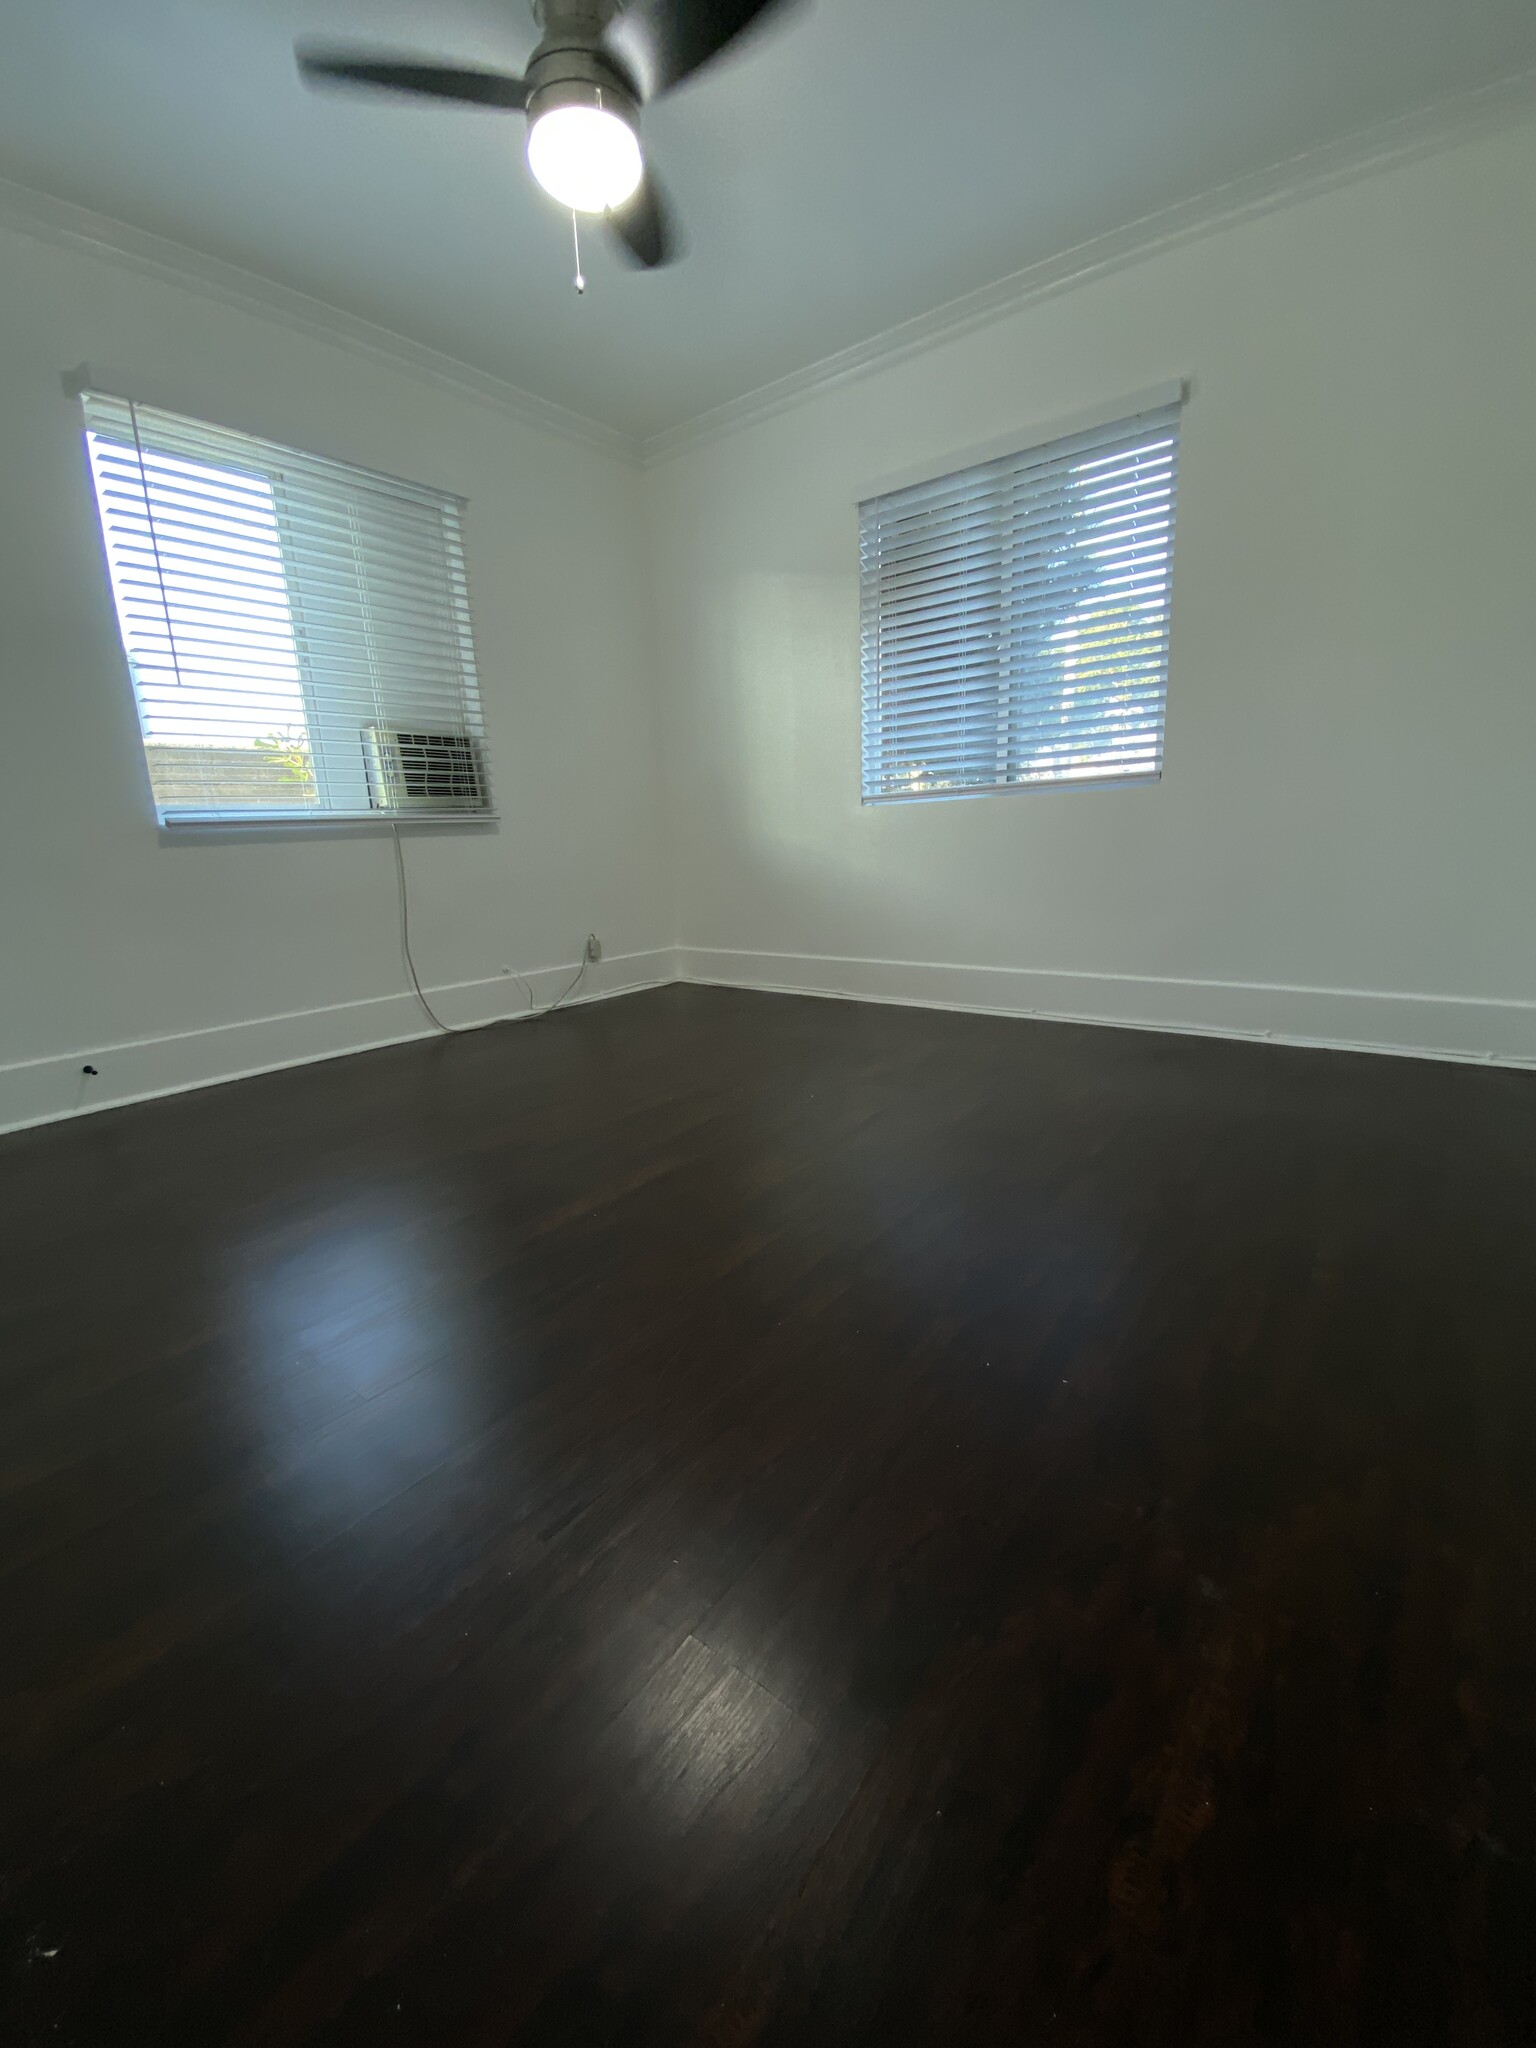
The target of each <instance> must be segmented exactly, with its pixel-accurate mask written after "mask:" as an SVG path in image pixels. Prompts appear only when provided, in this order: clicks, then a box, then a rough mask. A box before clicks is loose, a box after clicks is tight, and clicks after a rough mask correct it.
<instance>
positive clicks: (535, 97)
mask: <svg viewBox="0 0 1536 2048" xmlns="http://www.w3.org/2000/svg"><path fill="white" fill-rule="evenodd" d="M618 11H619V10H618V8H617V7H616V6H615V5H614V4H613V0H536V5H535V8H534V12H535V15H536V17H537V19H538V22H539V25H540V27H541V28H542V29H543V30H544V40H543V41H542V42H541V43H540V44H539V47H538V48H537V49H536V50H535V51H534V53H533V55H532V56H531V57H530V58H529V60H528V66H527V70H526V71H525V73H524V82H525V84H526V85H527V88H528V99H527V109H528V120H529V123H530V125H531V124H532V123H533V122H535V121H537V120H538V118H539V116H540V114H547V113H549V112H550V111H551V109H552V108H555V107H601V108H603V109H604V110H605V112H607V113H610V114H617V115H618V116H619V118H620V120H622V121H624V122H626V123H627V124H628V125H629V127H631V128H632V129H634V130H635V131H636V133H638V132H639V126H640V105H639V100H638V98H637V96H636V93H635V89H634V86H633V85H632V84H631V82H630V80H629V79H628V78H626V77H625V75H624V73H623V72H622V71H621V70H620V68H619V66H618V64H617V63H616V62H615V61H614V59H613V57H612V56H610V54H609V53H608V51H607V50H606V49H605V48H604V47H603V43H602V40H601V38H602V33H603V30H604V28H605V27H606V26H607V24H608V23H609V21H611V20H612V18H613V16H614V15H615V14H616V13H617V12H618Z"/></svg>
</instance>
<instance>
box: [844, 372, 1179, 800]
mask: <svg viewBox="0 0 1536 2048" xmlns="http://www.w3.org/2000/svg"><path fill="white" fill-rule="evenodd" d="M1179 416H1180V407H1179V405H1178V403H1177V402H1175V403H1172V404H1168V405H1162V406H1159V407H1157V408H1156V409H1155V410H1152V411H1147V412H1143V413H1139V414H1137V415H1136V416H1135V417H1134V418H1132V419H1126V420H1120V421H1118V422H1116V423H1115V424H1113V425H1110V426H1105V427H1099V428H1095V429H1093V430H1092V431H1089V432H1086V433H1078V434H1073V435H1071V436H1069V437H1068V438H1067V439H1065V440H1060V441H1055V442H1052V443H1051V444H1049V445H1048V446H1045V447H1041V448H1030V449H1026V450H1024V451H1023V452H1022V453H1020V454H1016V455H1006V456H1003V457H1001V458H999V459H998V460H996V461H989V462H984V463H981V464H979V465H977V466H976V467H975V468H971V469H965V470H961V471H959V472H957V473H956V474H954V475H951V476H944V477H939V478H937V479H935V480H934V481H932V482H930V483H921V484H916V485H913V486H912V487H911V488H909V489H904V490H898V491H893V492H890V493H888V494H887V495H885V496H882V497H876V498H872V499H870V500H868V501H867V502H866V503H865V504H863V505H861V506H860V507H859V527H860V549H859V560H860V593H861V657H862V671H863V679H862V700H863V701H862V710H863V763H864V788H863V793H864V801H865V802H866V803H889V802H893V801H898V800H900V799H903V798H912V797H943V796H968V795H974V794H976V793H977V792H980V791H986V790H1003V789H1025V788H1032V787H1037V786H1039V785H1041V784H1051V783H1071V782H1108V781H1115V782H1130V781H1147V780H1153V779H1155V778H1156V777H1157V776H1158V775H1159V774H1160V772H1161V769H1162V760H1163V709H1164V701H1165V698H1166V695H1167V687H1168V613H1169V597H1170V591H1171V578H1172V568H1173V526H1174V490H1175V482H1176V478H1177V471H1178V453H1179Z"/></svg>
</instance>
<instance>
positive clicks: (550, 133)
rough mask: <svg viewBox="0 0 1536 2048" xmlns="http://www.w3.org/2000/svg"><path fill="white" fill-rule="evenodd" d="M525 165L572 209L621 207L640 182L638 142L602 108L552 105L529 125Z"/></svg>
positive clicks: (597, 210)
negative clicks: (526, 163)
mask: <svg viewBox="0 0 1536 2048" xmlns="http://www.w3.org/2000/svg"><path fill="white" fill-rule="evenodd" d="M528 167H529V169H530V170H531V171H532V172H533V175H534V176H535V177H536V178H537V179H538V181H539V183H540V184H541V185H542V186H543V187H544V190H545V191H546V192H547V193H548V194H549V196H550V197H551V199H558V200H559V202H560V204H561V205H562V206H568V207H570V209H571V211H572V212H573V213H606V212H607V211H608V209H609V208H610V207H614V206H622V205H623V204H624V202H625V200H626V199H628V198H629V196H630V195H631V193H632V192H633V191H634V189H635V187H636V186H637V185H638V184H639V183H640V175H641V172H642V170H643V169H644V166H643V164H642V162H641V159H640V142H639V138H638V137H637V136H636V134H635V131H634V129H633V128H631V127H630V125H629V123H628V122H627V121H625V120H623V119H621V118H620V116H619V115H617V114H615V113H611V112H610V111H609V109H608V108H607V107H583V106H574V107H570V106H567V107H551V108H550V110H549V112H548V113H546V114H540V115H539V117H538V118H537V120H536V121H535V122H534V123H533V125H532V127H531V128H530V129H529V130H528Z"/></svg>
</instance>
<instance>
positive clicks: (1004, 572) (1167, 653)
mask: <svg viewBox="0 0 1536 2048" xmlns="http://www.w3.org/2000/svg"><path fill="white" fill-rule="evenodd" d="M1189 390H1190V386H1189V382H1188V380H1187V379H1184V378H1178V379H1173V380H1170V381H1168V382H1165V383H1162V384H1158V385H1154V386H1152V387H1150V388H1149V389H1147V390H1144V391H1140V392H1137V393H1135V394H1132V395H1130V396H1127V397H1124V398H1121V399H1119V400H1117V401H1115V402H1114V403H1112V404H1105V405H1100V406H1095V407H1093V408H1091V409H1088V410H1085V411H1082V412H1078V413H1074V414H1069V415H1066V416H1064V417H1059V418H1056V419H1054V420H1051V421H1049V422H1045V423H1042V424H1038V425H1035V426H1032V427H1029V428H1027V429H1024V430H1021V431H1019V432H1015V433H1012V434H1007V435H1000V436H994V437H993V438H991V439H989V440H987V441H985V442H981V443H977V444H972V445H971V446H968V447H966V448H963V449H959V450H955V451H953V452H951V453H950V454H948V455H946V456H945V457H943V458H940V459H936V460H931V461H929V462H926V463H923V464H920V465H915V466H913V467H910V468H907V469H904V470H902V471H899V472H897V473H895V474H894V475H886V476H884V477H881V478H878V479H875V480H872V481H871V482H869V483H867V484H865V485H864V486H862V487H861V488H860V490H859V492H858V496H857V511H858V519H859V554H860V562H859V618H860V659H859V684H860V687H859V800H860V808H861V809H866V810H875V809H884V808H886V807H889V806H892V805H898V804H911V803H944V802H952V801H957V800H962V799H967V798H972V797H989V796H1012V795H1021V794H1024V793H1026V792H1034V791H1044V790H1068V789H1084V790H1088V789H1093V790H1102V789H1110V788H1146V787H1148V786H1150V785H1155V784H1157V783H1158V782H1160V781H1161V779H1162V774H1163V769H1164V765H1165V748H1166V724H1167V699H1168V689H1169V683H1170V678H1171V673H1172V665H1173V641H1172V611H1173V587H1174V557H1175V542H1176V534H1177V509H1178V488H1177V486H1178V471H1179V465H1180V458H1181V455H1182V429H1183V424H1184V420H1183V408H1184V406H1185V405H1186V403H1187V401H1188V397H1189ZM1169 412H1171V413H1173V415H1174V419H1173V441H1174V447H1173V455H1172V458H1171V475H1170V479H1169V484H1170V489H1169V498H1168V505H1167V541H1166V574H1165V583H1164V590H1163V602H1162V620H1161V626H1160V635H1161V642H1162V648H1161V671H1160V695H1159V698H1158V722H1157V735H1156V761H1155V765H1153V766H1152V767H1150V768H1147V769H1141V770H1135V771H1127V770H1119V771H1117V770H1115V769H1113V768H1105V770H1104V772H1102V773H1091V772H1090V773H1080V774H1073V773H1059V774H1048V773H1037V774H1031V775H1024V774H1020V773H1018V772H1017V769H1016V761H1015V746H1014V744H1013V739H1012V736H1013V735H1015V734H1016V731H1017V720H1018V717H1019V714H1020V710H1021V707H1022V703H1023V700H1024V699H1025V698H1027V695H1028V691H1027V689H1026V690H1022V691H1021V690H1017V689H1013V688H1010V687H1005V686H1003V685H1002V684H1001V682H999V681H992V682H990V683H989V685H988V687H989V688H990V689H991V690H992V691H995V693H996V697H997V718H996V730H997V749H996V777H995V779H993V780H991V781H987V782H974V781H973V782H967V783H964V784H961V785H960V786H957V787H948V788H943V787H933V786H918V787H914V788H912V789H896V788H890V787H881V786H879V785H880V783H881V782H882V781H883V780H885V779H887V778H888V775H889V766H888V763H887V762H886V761H884V760H882V758H881V757H880V755H879V754H877V753H872V750H871V746H870V733H871V725H872V723H877V722H878V720H879V715H880V711H881V710H882V709H883V704H884V703H886V702H889V701H891V699H892V698H893V697H895V696H896V695H898V694H899V692H896V691H893V690H891V688H890V687H889V685H885V684H883V682H882V679H881V677H880V675H879V673H878V671H876V672H875V673H874V674H873V675H872V672H871V671H872V664H871V661H870V659H869V652H868V642H869V632H870V610H871V606H870V597H869V586H870V580H871V574H872V573H873V574H874V575H875V576H876V577H878V575H879V573H880V572H879V571H878V570H875V571H874V572H871V570H870V568H869V567H868V566H867V564H866V560H865V549H866V540H867V533H866V515H867V514H869V513H870V512H871V511H872V509H873V508H875V507H876V506H878V505H879V503H880V501H882V500H887V499H891V498H895V497H899V496H900V495H902V494H904V493H906V492H914V491H919V490H922V489H932V490H937V489H938V488H939V487H941V486H943V485H945V484H948V483H951V482H953V483H955V484H956V485H964V484H966V483H968V482H972V481H975V482H977V483H980V481H981V476H982V472H984V471H986V470H988V469H990V468H992V467H994V466H1002V465H1007V464H1010V463H1018V464H1020V465H1021V466H1022V465H1024V464H1026V463H1027V462H1028V461H1029V460H1030V459H1031V458H1043V459H1049V458H1050V457H1051V456H1052V455H1053V454H1056V453H1057V452H1058V451H1065V449H1066V446H1067V444H1069V443H1070V442H1071V441H1073V440H1074V439H1077V438H1079V437H1083V436H1089V435H1095V434H1102V435H1104V436H1106V437H1109V436H1113V435H1114V434H1115V433H1117V432H1119V431H1125V432H1127V433H1129V432H1131V431H1132V430H1134V429H1135V428H1136V427H1137V425H1138V423H1139V422H1140V420H1141V419H1142V418H1143V417H1144V416H1145V417H1148V418H1149V419H1150V417H1151V416H1154V415H1157V414H1159V413H1169ZM1006 528H1007V522H1006V520H1003V519H1000V520H999V521H998V524H997V528H996V534H995V539H994V537H993V536H991V535H989V536H988V539H987V543H986V544H987V545H995V547H996V550H997V555H998V560H997V562H996V565H995V573H994V575H993V578H992V580H993V581H994V583H995V584H996V585H997V593H998V594H997V595H996V597H995V599H994V603H995V604H996V607H997V611H998V627H997V638H998V643H999V648H1000V649H1001V647H1002V645H1003V643H1005V642H1006V641H1008V640H1010V639H1016V637H1017V636H1018V635H1019V633H1020V631H1021V627H1020V623H1019V621H1018V618H1017V615H1016V614H1015V615H1013V616H1012V618H1011V619H1010V609H1009V586H1010V583H1011V581H1012V579H1013V578H1014V576H1015V575H1016V574H1017V569H1018V563H1019V560H1020V559H1021V557H1020V554H1019V550H1018V549H1017V547H1016V546H1010V544H1009V540H1008V535H1007V530H1006ZM876 604H877V608H878V605H879V599H878V594H877V599H876ZM1073 616H1074V614H1071V613H1063V614H1062V616H1061V617H1060V618H1053V620H1052V628H1053V630H1054V631H1056V632H1058V633H1059V632H1061V631H1063V630H1064V629H1065V628H1067V627H1069V626H1070V625H1071V623H1072V619H1073ZM875 630H876V631H877V632H878V631H879V614H878V609H877V622H876V627H875ZM998 659H999V663H1001V661H1002V659H1003V657H1002V655H1001V653H1000V654H999V657H998ZM1024 673H1027V671H1024ZM882 690H883V691H884V697H883V699H882V694H881V693H882ZM962 744H963V740H962ZM1010 773H1011V775H1012V779H1004V778H1006V777H1009V776H1010Z"/></svg>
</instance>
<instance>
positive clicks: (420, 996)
mask: <svg viewBox="0 0 1536 2048" xmlns="http://www.w3.org/2000/svg"><path fill="white" fill-rule="evenodd" d="M389 833H390V837H391V838H392V839H393V840H394V842H395V874H396V876H397V877H398V880H399V884H400V950H401V952H402V953H403V954H404V955H405V965H406V969H407V971H408V973H409V974H410V977H411V987H412V988H413V989H414V990H415V991H416V1000H417V1002H418V1003H420V1005H421V1007H422V1008H423V1009H424V1010H425V1011H426V1013H427V1015H428V1016H429V1017H430V1018H431V1019H432V1022H433V1023H434V1024H435V1025H436V1026H437V1028H438V1030H439V1031H441V1032H443V1033H444V1034H445V1036H447V1037H449V1038H459V1037H462V1036H463V1034H464V1033H465V1032H467V1031H488V1030H489V1029H490V1027H491V1026H492V1025H493V1024H510V1023H512V1022H513V1019H512V1018H511V1017H488V1018H487V1019H486V1020H485V1022H484V1023H483V1024H445V1023H444V1022H443V1020H442V1018H441V1017H439V1015H438V1014H437V1012H436V1010H434V1009H433V1007H432V1005H431V1004H430V1003H429V1002H428V1001H427V994H426V990H425V989H424V988H423V987H422V985H421V976H420V975H419V974H418V973H417V972H416V960H415V956H414V954H413V953H412V952H411V894H410V890H409V889H408V888H407V887H406V881H405V851H404V849H403V847H402V846H401V844H400V827H399V826H398V825H397V824H395V823H394V821H393V820H391V821H390V827H389ZM588 943H589V944H590V937H589V941H588ZM591 957H592V956H591V954H590V953H589V952H588V951H587V950H586V948H585V947H583V949H582V955H581V965H580V966H579V967H578V968H577V970H576V972H575V974H574V975H572V977H571V979H570V981H569V982H568V983H567V984H566V986H565V987H564V988H563V989H562V990H561V991H560V993H559V995H557V996H556V997H555V1000H554V1001H553V1002H552V1003H548V1004H546V1005H545V1007H544V1008H543V1009H542V1010H535V1009H534V1007H533V986H532V984H531V983H530V982H529V981H528V979H527V978H526V976H524V975H521V974H515V975H513V977H512V979H513V980H514V981H516V982H520V983H521V984H522V989H523V993H524V995H526V996H527V998H528V1008H527V1009H526V1011H525V1012H524V1013H523V1014H524V1015H525V1016H529V1017H550V1016H553V1015H554V1013H555V1011H556V1010H558V1009H559V1007H560V1005H561V1004H562V1003H563V1002H564V1001H565V1000H566V999H567V997H569V996H572V995H574V994H575V992H576V989H577V986H578V984H579V983H580V982H581V981H582V980H583V979H584V977H585V975H586V972H587V967H588V964H589V962H590V960H591Z"/></svg>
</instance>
